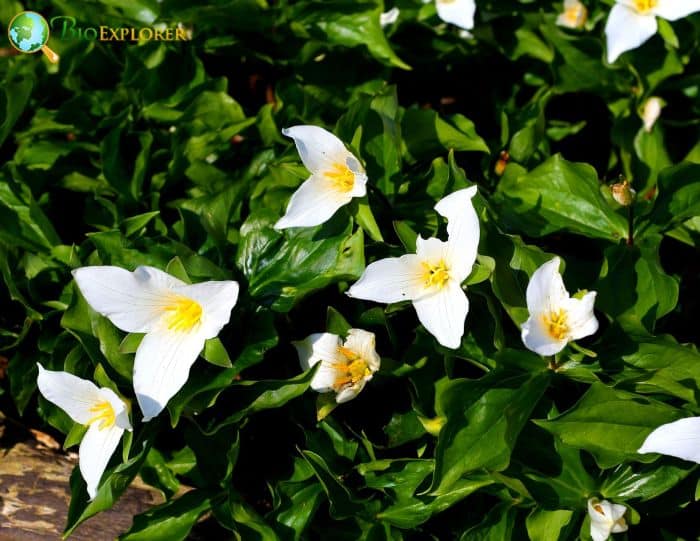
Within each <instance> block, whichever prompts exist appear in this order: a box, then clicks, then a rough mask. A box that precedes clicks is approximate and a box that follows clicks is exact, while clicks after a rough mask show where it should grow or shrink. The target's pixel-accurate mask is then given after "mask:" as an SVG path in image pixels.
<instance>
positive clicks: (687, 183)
mask: <svg viewBox="0 0 700 541" xmlns="http://www.w3.org/2000/svg"><path fill="white" fill-rule="evenodd" d="M699 177H700V165H697V164H688V163H685V164H680V165H677V166H675V167H671V168H669V169H666V170H664V171H663V172H662V173H661V174H660V175H659V183H658V190H659V196H658V197H657V199H656V202H655V203H654V210H653V211H652V213H651V215H650V216H649V222H650V223H651V224H652V225H653V227H654V228H655V229H658V230H661V231H667V230H669V229H673V228H674V227H676V226H677V225H679V224H681V223H683V222H684V221H686V220H687V219H689V218H693V217H695V216H700V183H699V182H697V179H698V178H699Z"/></svg>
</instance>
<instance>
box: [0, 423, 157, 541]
mask: <svg viewBox="0 0 700 541" xmlns="http://www.w3.org/2000/svg"><path fill="white" fill-rule="evenodd" d="M35 434H36V435H38V436H39V438H40V439H42V441H43V442H44V443H42V442H40V441H39V440H38V439H37V437H36V436H32V434H31V433H29V432H25V431H24V430H22V429H21V428H17V429H15V428H14V427H12V426H6V427H5V430H4V433H3V426H2V418H1V416H0V541H51V540H58V539H60V538H61V532H62V531H63V527H64V525H65V522H66V516H67V512H68V504H69V502H70V487H69V483H68V480H69V478H70V474H71V472H72V470H73V468H74V467H75V465H76V464H77V459H78V457H77V455H76V454H75V453H64V452H61V451H60V449H56V448H52V447H59V446H58V445H57V444H52V442H51V438H50V437H42V436H41V434H40V433H38V434H37V433H35ZM162 501H163V499H162V497H161V495H160V494H159V493H158V492H157V491H156V490H154V489H152V488H150V487H148V486H146V485H144V484H143V483H142V482H140V480H138V479H137V480H136V481H134V483H132V485H131V486H130V487H129V488H128V489H127V491H126V492H125V493H124V494H123V495H122V497H121V499H120V500H119V502H117V504H116V505H115V506H114V508H113V509H111V510H109V511H105V512H103V513H100V514H99V515H97V516H95V517H93V518H91V519H90V520H88V521H86V522H85V523H84V524H82V525H81V526H79V527H78V529H77V530H76V531H75V533H74V534H73V535H72V536H71V540H74V541H103V540H104V541H107V540H109V539H114V538H116V537H117V536H118V535H119V534H120V533H123V532H125V531H126V530H128V529H129V527H130V526H131V522H132V518H133V516H134V515H135V514H137V513H141V512H143V511H145V510H147V509H148V508H150V507H152V506H153V505H156V504H158V503H161V502H162Z"/></svg>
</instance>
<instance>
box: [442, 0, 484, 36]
mask: <svg viewBox="0 0 700 541" xmlns="http://www.w3.org/2000/svg"><path fill="white" fill-rule="evenodd" d="M435 8H436V9H437V14H438V17H440V18H441V19H442V20H443V21H445V22H446V23H450V24H454V25H455V26H459V27H460V28H462V29H464V30H471V29H472V28H474V14H475V13H476V2H475V1H474V0H435Z"/></svg>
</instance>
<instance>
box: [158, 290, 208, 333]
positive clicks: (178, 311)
mask: <svg viewBox="0 0 700 541" xmlns="http://www.w3.org/2000/svg"><path fill="white" fill-rule="evenodd" d="M164 310H165V312H166V313H167V315H166V317H165V324H166V326H167V327H168V330H170V331H176V332H189V331H191V330H193V329H194V328H195V327H196V326H197V325H198V324H199V322H200V320H201V319H202V306H201V305H200V304H199V303H198V302H196V301H193V300H192V299H188V298H186V297H177V298H176V299H175V301H174V302H173V303H172V304H170V305H168V306H166V307H165V309H164Z"/></svg>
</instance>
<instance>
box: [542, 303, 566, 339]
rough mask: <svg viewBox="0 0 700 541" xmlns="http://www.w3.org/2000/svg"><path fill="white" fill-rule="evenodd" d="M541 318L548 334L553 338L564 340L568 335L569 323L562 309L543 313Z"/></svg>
mask: <svg viewBox="0 0 700 541" xmlns="http://www.w3.org/2000/svg"><path fill="white" fill-rule="evenodd" d="M542 320H543V323H544V326H545V329H547V332H548V333H549V336H551V337H552V338H554V339H555V340H564V339H565V338H566V337H567V336H568V335H569V325H568V323H567V317H566V312H565V311H564V310H558V311H556V312H550V313H549V314H545V315H544V316H543V317H542Z"/></svg>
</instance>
